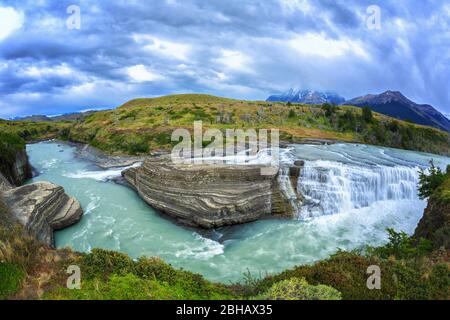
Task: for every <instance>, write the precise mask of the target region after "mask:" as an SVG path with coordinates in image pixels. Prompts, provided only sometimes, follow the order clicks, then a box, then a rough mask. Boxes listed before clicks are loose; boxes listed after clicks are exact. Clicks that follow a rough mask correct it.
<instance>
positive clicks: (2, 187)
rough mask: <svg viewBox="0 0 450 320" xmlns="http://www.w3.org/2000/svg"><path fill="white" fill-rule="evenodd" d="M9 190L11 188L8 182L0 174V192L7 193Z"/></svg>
mask: <svg viewBox="0 0 450 320" xmlns="http://www.w3.org/2000/svg"><path fill="white" fill-rule="evenodd" d="M11 188H12V186H11V183H9V181H8V180H7V179H6V178H5V177H4V176H3V174H2V173H1V172H0V192H2V191H7V190H9V189H11Z"/></svg>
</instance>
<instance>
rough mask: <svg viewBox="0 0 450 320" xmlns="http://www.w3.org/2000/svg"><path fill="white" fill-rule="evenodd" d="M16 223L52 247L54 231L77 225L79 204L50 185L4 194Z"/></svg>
mask: <svg viewBox="0 0 450 320" xmlns="http://www.w3.org/2000/svg"><path fill="white" fill-rule="evenodd" d="M3 197H4V199H5V201H6V203H7V205H8V207H9V208H10V211H11V213H12V215H13V217H14V219H15V220H17V221H18V222H19V223H20V224H22V225H23V226H24V227H25V229H26V231H27V232H28V233H29V234H30V235H32V236H34V237H36V238H37V239H38V240H40V241H42V242H44V243H45V244H47V245H49V246H54V237H53V231H54V230H60V229H63V228H66V227H68V226H70V225H73V224H74V223H76V222H78V221H79V220H80V219H81V217H82V215H83V210H82V209H81V206H80V203H79V202H78V201H77V200H75V198H72V197H70V196H68V195H67V194H66V193H65V191H64V189H63V188H62V187H60V186H58V185H55V184H52V183H49V182H37V183H33V184H29V185H25V186H22V187H19V188H14V189H11V190H9V191H6V192H4V193H3Z"/></svg>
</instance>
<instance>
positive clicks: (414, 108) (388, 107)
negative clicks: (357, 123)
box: [345, 91, 450, 132]
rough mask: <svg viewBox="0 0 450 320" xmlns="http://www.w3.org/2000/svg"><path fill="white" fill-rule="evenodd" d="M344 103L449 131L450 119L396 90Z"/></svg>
mask: <svg viewBox="0 0 450 320" xmlns="http://www.w3.org/2000/svg"><path fill="white" fill-rule="evenodd" d="M345 104H347V105H353V106H357V107H369V108H370V109H372V110H373V111H376V112H379V113H382V114H385V115H388V116H391V117H394V118H397V119H401V120H409V121H412V122H414V123H417V124H423V125H426V126H431V127H434V128H438V129H441V130H444V131H448V132H450V120H449V119H448V118H447V117H445V116H444V115H443V114H442V113H440V112H439V111H438V110H436V109H435V108H433V107H432V106H430V105H428V104H417V103H415V102H413V101H411V100H409V99H408V98H406V97H405V96H404V95H403V94H401V93H400V92H398V91H386V92H383V93H382V94H377V95H374V94H368V95H366V96H362V97H358V98H354V99H352V100H349V101H346V102H345Z"/></svg>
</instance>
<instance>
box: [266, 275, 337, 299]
mask: <svg viewBox="0 0 450 320" xmlns="http://www.w3.org/2000/svg"><path fill="white" fill-rule="evenodd" d="M263 297H264V298H265V299H267V300H341V299H342V297H341V294H340V292H339V291H337V290H336V289H334V288H332V287H328V286H324V285H318V286H312V285H310V284H309V283H308V282H307V281H306V280H305V279H304V278H301V279H299V278H292V279H289V280H283V281H280V282H277V283H275V284H274V285H273V286H272V287H271V288H270V289H269V290H268V291H267V293H266V294H265V295H263Z"/></svg>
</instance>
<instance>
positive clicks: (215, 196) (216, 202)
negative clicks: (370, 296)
mask: <svg viewBox="0 0 450 320" xmlns="http://www.w3.org/2000/svg"><path fill="white" fill-rule="evenodd" d="M261 168H263V166H261V165H251V166H239V165H214V166H210V165H203V164H202V165H190V164H174V163H172V162H171V161H170V159H169V158H168V157H156V158H150V159H147V160H146V161H145V162H144V163H143V165H142V166H140V167H137V168H130V169H127V170H125V171H124V172H123V173H122V175H123V177H124V178H125V179H126V180H127V181H128V182H129V183H130V184H131V185H132V186H133V187H134V188H135V189H136V191H137V192H138V193H139V195H140V196H141V197H142V199H144V200H145V201H146V202H147V203H148V204H149V205H151V206H152V207H154V208H155V209H157V210H159V211H161V212H163V213H166V214H168V215H169V216H171V217H174V218H176V219H177V220H179V221H180V222H182V223H184V224H187V225H192V226H199V227H202V228H215V227H221V226H226V225H234V224H240V223H245V222H250V221H255V220H258V219H261V218H266V217H273V216H278V217H291V216H292V213H293V210H292V207H290V204H289V202H288V201H286V200H285V199H284V197H283V196H282V194H281V191H280V187H279V185H278V179H277V177H278V170H270V171H272V173H271V174H270V175H261ZM271 169H273V168H271Z"/></svg>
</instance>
